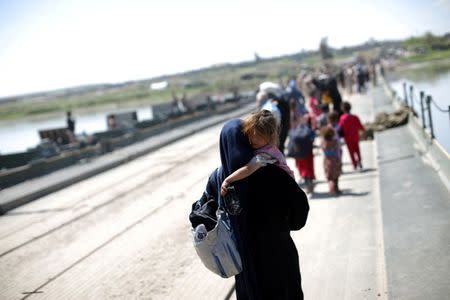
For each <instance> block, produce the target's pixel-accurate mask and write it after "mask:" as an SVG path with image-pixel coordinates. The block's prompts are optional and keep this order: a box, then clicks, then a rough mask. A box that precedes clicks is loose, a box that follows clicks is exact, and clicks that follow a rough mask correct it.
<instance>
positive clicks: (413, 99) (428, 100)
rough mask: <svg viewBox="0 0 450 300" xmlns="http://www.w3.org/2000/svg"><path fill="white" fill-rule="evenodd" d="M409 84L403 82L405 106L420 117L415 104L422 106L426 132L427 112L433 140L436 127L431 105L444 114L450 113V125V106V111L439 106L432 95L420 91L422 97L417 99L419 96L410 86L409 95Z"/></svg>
mask: <svg viewBox="0 0 450 300" xmlns="http://www.w3.org/2000/svg"><path fill="white" fill-rule="evenodd" d="M407 90H408V89H407V84H406V82H403V101H404V102H405V105H406V106H407V107H409V108H410V109H411V111H412V112H413V114H414V115H415V116H416V117H418V114H417V112H416V111H415V109H414V103H416V104H418V105H420V115H421V121H422V128H423V129H424V130H426V129H427V123H426V120H425V117H426V115H425V111H426V112H427V115H428V128H429V131H430V135H431V138H433V139H434V138H435V134H434V127H433V114H432V111H431V104H433V105H434V106H435V108H436V109H437V110H438V111H440V112H443V113H448V115H449V124H450V105H449V106H448V109H447V110H445V109H443V108H441V107H439V106H438V105H437V103H436V102H435V101H434V100H433V97H432V96H431V95H426V96H425V92H424V91H420V97H417V95H416V94H415V93H414V86H413V85H410V86H409V94H408V92H407ZM418 99H420V100H418Z"/></svg>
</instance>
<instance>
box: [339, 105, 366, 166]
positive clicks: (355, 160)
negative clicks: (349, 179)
mask: <svg viewBox="0 0 450 300" xmlns="http://www.w3.org/2000/svg"><path fill="white" fill-rule="evenodd" d="M351 109H352V106H351V104H350V103H349V102H347V101H345V102H343V103H342V111H343V112H344V113H343V114H342V115H341V117H340V118H339V127H340V128H341V132H342V134H343V135H344V140H345V143H346V144H347V148H348V152H349V154H350V159H351V160H352V164H353V168H354V169H355V170H356V169H357V168H358V167H359V168H360V169H362V168H363V167H362V158H361V152H360V151H359V135H360V134H364V132H365V129H364V126H363V125H362V124H361V121H360V120H359V118H358V117H357V116H356V115H354V114H351V113H350V110H351Z"/></svg>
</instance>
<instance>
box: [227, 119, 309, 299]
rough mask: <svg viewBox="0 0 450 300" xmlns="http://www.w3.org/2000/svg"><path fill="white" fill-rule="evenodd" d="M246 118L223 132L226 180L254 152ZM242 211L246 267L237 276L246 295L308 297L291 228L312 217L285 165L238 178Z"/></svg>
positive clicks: (236, 220) (236, 221) (239, 292)
mask: <svg viewBox="0 0 450 300" xmlns="http://www.w3.org/2000/svg"><path fill="white" fill-rule="evenodd" d="M253 155H254V154H253V149H252V147H251V145H250V143H249V141H248V138H247V137H246V136H245V135H244V134H243V133H242V121H241V120H239V119H234V120H230V121H228V122H227V123H226V124H225V125H224V127H223V128H222V131H221V133H220V157H221V162H222V174H221V176H220V180H223V179H224V178H225V177H227V176H229V175H230V174H231V173H232V172H234V171H235V170H237V169H238V168H240V167H242V166H244V165H245V164H246V163H248V162H249V161H250V160H251V159H252V157H253ZM234 187H235V190H236V194H237V196H238V198H239V201H240V205H241V208H242V212H241V213H240V214H239V215H235V216H231V224H232V227H233V230H234V232H235V234H236V240H237V245H238V249H239V253H240V256H241V259H242V267H243V271H242V272H241V273H240V274H238V275H236V276H235V280H236V296H237V299H238V300H242V299H252V300H257V299H303V291H302V288H301V276H300V268H299V259H298V253H297V249H296V247H295V244H294V242H293V240H292V238H291V236H290V231H291V230H299V229H301V228H302V227H303V226H304V225H305V223H306V219H307V216H308V211H309V205H308V200H307V197H306V195H305V193H304V192H303V191H302V190H301V189H300V188H299V187H298V185H297V183H296V182H295V180H294V179H293V178H292V177H291V176H289V174H287V173H286V172H285V171H283V170H282V169H281V168H279V167H277V166H274V165H268V166H266V167H263V168H260V169H259V170H257V171H256V172H254V173H253V174H252V175H250V176H249V177H247V178H245V179H242V180H240V181H237V182H235V184H234Z"/></svg>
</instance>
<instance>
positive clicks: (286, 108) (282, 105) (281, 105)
mask: <svg viewBox="0 0 450 300" xmlns="http://www.w3.org/2000/svg"><path fill="white" fill-rule="evenodd" d="M277 100H278V103H277V107H278V109H279V110H280V113H281V122H280V135H279V138H280V142H279V144H278V149H280V151H281V153H284V143H285V142H286V138H287V136H288V132H289V128H290V126H291V108H290V105H289V102H288V100H287V99H284V98H281V99H277Z"/></svg>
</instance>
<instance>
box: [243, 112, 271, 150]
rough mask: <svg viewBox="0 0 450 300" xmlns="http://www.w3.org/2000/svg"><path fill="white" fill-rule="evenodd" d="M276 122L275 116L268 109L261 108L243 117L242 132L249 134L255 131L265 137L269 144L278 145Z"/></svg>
mask: <svg viewBox="0 0 450 300" xmlns="http://www.w3.org/2000/svg"><path fill="white" fill-rule="evenodd" d="M278 130H279V128H278V123H277V120H276V119H275V116H274V115H273V114H272V113H271V112H270V111H268V110H265V109H263V110H261V111H259V112H255V113H252V114H250V115H249V116H248V117H246V118H245V119H244V122H243V125H242V132H243V133H244V134H245V135H246V136H249V135H250V134H251V133H257V134H259V135H261V136H262V137H264V138H265V139H267V142H268V143H269V144H272V145H275V146H277V145H278Z"/></svg>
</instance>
